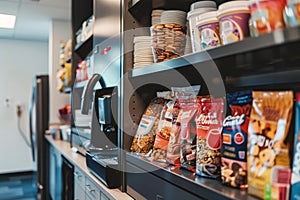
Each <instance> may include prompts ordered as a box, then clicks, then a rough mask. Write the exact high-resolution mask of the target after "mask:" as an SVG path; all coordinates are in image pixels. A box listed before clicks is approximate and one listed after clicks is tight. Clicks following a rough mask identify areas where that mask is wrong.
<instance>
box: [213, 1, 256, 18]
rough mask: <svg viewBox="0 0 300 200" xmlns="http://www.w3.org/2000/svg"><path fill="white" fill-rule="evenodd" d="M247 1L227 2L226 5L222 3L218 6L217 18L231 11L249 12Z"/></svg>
mask: <svg viewBox="0 0 300 200" xmlns="http://www.w3.org/2000/svg"><path fill="white" fill-rule="evenodd" d="M249 5H250V3H249V1H229V2H226V3H223V4H221V5H220V6H219V10H218V17H220V16H221V15H222V14H224V13H227V12H231V11H238V10H241V11H245V10H247V11H249V12H250V9H249Z"/></svg>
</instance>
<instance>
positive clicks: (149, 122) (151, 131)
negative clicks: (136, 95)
mask: <svg viewBox="0 0 300 200" xmlns="http://www.w3.org/2000/svg"><path fill="white" fill-rule="evenodd" d="M165 101H166V99H165V98H162V97H156V98H154V99H153V100H152V101H151V102H150V104H149V106H148V107H147V109H146V110H145V112H144V114H143V116H142V118H141V120H140V123H139V126H138V129H137V132H136V135H135V136H134V138H133V141H132V144H131V148H130V150H131V151H134V152H137V153H140V154H147V153H148V152H149V151H150V150H151V149H152V147H153V144H154V140H155V134H156V130H157V127H158V122H159V119H160V114H161V111H162V109H163V107H164V103H165Z"/></svg>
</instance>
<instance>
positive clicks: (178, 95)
mask: <svg viewBox="0 0 300 200" xmlns="http://www.w3.org/2000/svg"><path fill="white" fill-rule="evenodd" d="M199 90H200V85H196V86H191V87H173V88H172V92H173V94H174V96H175V99H176V101H175V105H174V107H173V121H172V129H171V132H170V139H169V144H168V148H167V158H166V160H167V162H168V163H169V164H172V165H176V166H178V165H180V155H181V154H180V151H181V134H180V133H181V118H182V117H181V116H182V115H183V114H184V112H183V109H182V108H181V106H182V104H184V103H186V102H190V100H191V99H192V101H194V100H195V99H196V97H197V94H198V93H199Z"/></svg>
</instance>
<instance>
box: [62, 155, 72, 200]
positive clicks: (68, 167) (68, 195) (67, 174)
mask: <svg viewBox="0 0 300 200" xmlns="http://www.w3.org/2000/svg"><path fill="white" fill-rule="evenodd" d="M62 184H63V188H62V199H64V200H73V199H74V166H73V165H72V164H71V163H70V162H69V161H68V160H67V159H66V158H64V157H63V156H62Z"/></svg>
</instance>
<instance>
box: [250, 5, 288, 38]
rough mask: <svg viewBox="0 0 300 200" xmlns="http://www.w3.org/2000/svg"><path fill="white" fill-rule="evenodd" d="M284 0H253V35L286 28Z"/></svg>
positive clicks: (251, 6) (251, 9) (251, 8)
mask: <svg viewBox="0 0 300 200" xmlns="http://www.w3.org/2000/svg"><path fill="white" fill-rule="evenodd" d="M284 6H285V1H283V0H276V1H274V0H251V1H250V11H251V27H252V31H251V32H252V36H259V35H262V34H265V33H270V32H272V31H274V30H278V29H282V28H284V26H285V24H284V20H283V10H284Z"/></svg>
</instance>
